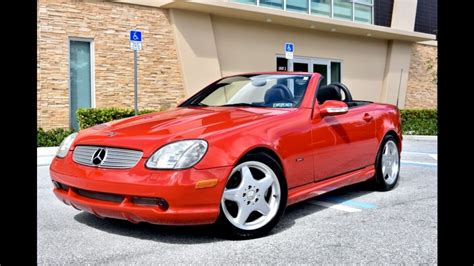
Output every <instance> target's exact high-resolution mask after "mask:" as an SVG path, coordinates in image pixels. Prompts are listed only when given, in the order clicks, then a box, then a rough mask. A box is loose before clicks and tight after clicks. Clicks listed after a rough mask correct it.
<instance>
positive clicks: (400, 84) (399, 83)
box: [397, 68, 403, 108]
mask: <svg viewBox="0 0 474 266" xmlns="http://www.w3.org/2000/svg"><path fill="white" fill-rule="evenodd" d="M402 74H403V68H401V69H400V81H399V82H398V93H397V108H398V100H399V99H400V87H401V86H402Z"/></svg>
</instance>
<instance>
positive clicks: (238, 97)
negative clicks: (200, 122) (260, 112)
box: [185, 74, 310, 108]
mask: <svg viewBox="0 0 474 266" xmlns="http://www.w3.org/2000/svg"><path fill="white" fill-rule="evenodd" d="M309 79H310V75H308V74H306V75H304V74H299V75H298V74H273V75H266V74H263V75H243V76H233V77H228V78H224V79H222V80H220V81H219V82H217V83H215V84H213V85H211V87H209V88H207V89H206V91H205V92H204V93H203V94H198V95H197V96H196V98H195V99H190V101H189V102H187V103H186V104H185V106H186V105H190V106H212V107H218V106H251V107H272V108H294V107H298V106H299V105H300V103H301V101H302V99H303V96H304V94H305V92H306V88H307V86H308V82H309Z"/></svg>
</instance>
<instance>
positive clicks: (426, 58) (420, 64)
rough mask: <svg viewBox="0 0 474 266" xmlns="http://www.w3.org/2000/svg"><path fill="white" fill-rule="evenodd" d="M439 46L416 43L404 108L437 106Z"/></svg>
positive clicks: (412, 55)
mask: <svg viewBox="0 0 474 266" xmlns="http://www.w3.org/2000/svg"><path fill="white" fill-rule="evenodd" d="M437 53H438V47H437V46H431V45H424V44H414V45H413V48H412V54H411V63H410V72H409V76H408V85H407V93H406V99H405V107H404V108H407V109H408V108H412V109H420V108H437V101H438V97H437V91H438V85H437V78H436V73H437V69H438V56H437Z"/></svg>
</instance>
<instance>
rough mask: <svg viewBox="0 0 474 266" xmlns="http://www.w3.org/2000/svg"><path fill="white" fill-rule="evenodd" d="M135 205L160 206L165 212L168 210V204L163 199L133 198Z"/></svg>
mask: <svg viewBox="0 0 474 266" xmlns="http://www.w3.org/2000/svg"><path fill="white" fill-rule="evenodd" d="M132 202H133V204H136V205H142V206H158V207H159V208H160V209H162V210H163V211H166V210H167V209H168V207H169V206H168V202H166V200H164V199H161V198H143V197H133V198H132Z"/></svg>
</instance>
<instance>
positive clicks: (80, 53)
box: [69, 39, 93, 130]
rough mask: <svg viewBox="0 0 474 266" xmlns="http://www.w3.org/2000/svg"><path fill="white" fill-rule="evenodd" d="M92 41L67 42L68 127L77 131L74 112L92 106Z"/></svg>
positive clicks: (76, 40)
mask: <svg viewBox="0 0 474 266" xmlns="http://www.w3.org/2000/svg"><path fill="white" fill-rule="evenodd" d="M92 50H93V49H92V41H90V40H80V39H70V40H69V97H70V106H69V108H70V109H69V114H70V119H69V121H70V126H71V128H73V129H75V130H78V129H79V125H78V123H77V118H76V111H77V109H78V108H90V107H92V105H93V71H92V70H93V66H92V58H93V57H92Z"/></svg>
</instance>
